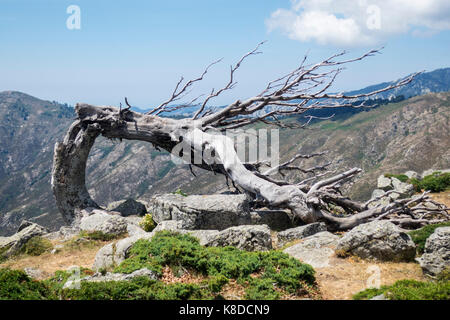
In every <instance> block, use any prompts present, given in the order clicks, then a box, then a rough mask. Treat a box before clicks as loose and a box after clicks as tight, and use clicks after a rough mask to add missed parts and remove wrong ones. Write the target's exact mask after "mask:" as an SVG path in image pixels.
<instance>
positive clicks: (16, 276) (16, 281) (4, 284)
mask: <svg viewBox="0 0 450 320" xmlns="http://www.w3.org/2000/svg"><path fill="white" fill-rule="evenodd" d="M55 298H56V296H55V294H54V292H53V290H52V288H51V287H49V286H48V285H46V284H45V283H43V282H39V281H34V280H32V279H31V278H30V277H29V276H28V275H27V274H26V273H25V272H23V271H20V270H10V269H0V300H47V299H55Z"/></svg>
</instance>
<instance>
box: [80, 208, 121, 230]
mask: <svg viewBox="0 0 450 320" xmlns="http://www.w3.org/2000/svg"><path fill="white" fill-rule="evenodd" d="M127 227H128V225H127V222H126V220H125V219H124V218H122V217H120V216H117V215H111V214H108V213H107V212H106V211H103V210H93V211H92V213H91V214H90V215H88V216H84V217H83V218H81V220H80V224H79V228H80V230H81V231H87V232H95V231H99V232H103V233H105V234H109V235H120V234H124V233H126V232H127Z"/></svg>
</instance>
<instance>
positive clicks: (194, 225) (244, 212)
mask: <svg viewBox="0 0 450 320" xmlns="http://www.w3.org/2000/svg"><path fill="white" fill-rule="evenodd" d="M149 211H150V212H151V213H152V215H153V219H154V220H155V222H156V223H160V222H162V221H165V220H178V221H181V222H182V228H183V229H186V230H199V229H201V230H213V229H214V230H224V229H226V228H229V227H232V226H237V225H244V224H248V223H250V221H251V217H250V210H249V203H248V201H247V199H246V197H245V195H223V194H218V195H204V196H198V195H197V196H187V197H184V196H182V195H179V194H165V195H159V196H155V197H153V198H152V200H151V201H150V203H149Z"/></svg>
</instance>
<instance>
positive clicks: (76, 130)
mask: <svg viewBox="0 0 450 320" xmlns="http://www.w3.org/2000/svg"><path fill="white" fill-rule="evenodd" d="M258 48H259V45H258V46H257V47H256V49H254V50H253V51H251V52H249V53H247V54H246V55H244V56H243V57H242V58H241V59H240V60H239V61H238V62H237V64H236V65H235V66H232V68H231V71H230V80H229V81H228V82H227V84H226V85H225V86H224V87H223V88H221V89H219V90H215V89H213V90H212V91H211V93H210V94H209V95H208V96H207V97H206V99H205V100H204V101H203V103H201V104H199V105H198V106H199V108H198V110H197V112H196V113H195V115H194V116H193V117H192V118H186V119H181V120H176V119H172V118H166V117H161V116H159V115H160V114H162V113H169V112H172V111H175V110H178V109H182V108H185V107H187V106H190V105H192V104H193V103H194V102H195V101H196V100H198V99H199V98H200V97H198V98H195V99H194V100H192V101H191V103H189V104H187V105H176V106H173V105H172V106H171V105H170V104H171V103H172V104H173V103H174V102H175V101H177V100H179V99H181V98H184V97H185V96H186V94H188V93H189V89H190V87H191V86H192V85H193V84H195V83H196V82H198V81H201V80H202V79H203V77H204V76H205V75H206V73H207V72H208V70H209V68H210V67H211V66H213V65H214V64H216V63H217V62H218V61H217V62H214V63H212V64H211V65H209V66H208V67H207V68H206V70H205V71H204V72H203V73H202V74H201V76H200V77H198V78H196V79H193V80H190V81H187V82H186V83H185V84H184V85H182V84H183V80H184V79H183V78H181V80H180V81H179V82H178V83H177V85H176V87H175V90H174V91H173V93H172V96H171V97H170V99H169V100H167V101H165V102H164V103H162V104H161V105H159V106H158V107H156V108H154V109H153V110H151V111H149V112H147V113H146V114H141V113H137V112H133V111H131V110H130V105H129V104H128V101H127V99H126V98H125V102H126V104H127V106H128V108H126V109H122V108H121V107H120V108H115V107H96V106H92V105H88V104H77V105H76V107H75V111H76V113H77V115H78V119H77V120H76V121H75V122H74V123H73V124H72V126H71V127H70V128H69V131H68V132H67V134H66V136H65V138H64V141H63V142H60V143H57V144H56V146H55V153H54V162H53V171H52V188H53V192H54V194H55V197H56V202H57V205H58V208H59V210H60V212H61V213H62V215H63V217H64V220H65V221H66V222H67V223H73V222H75V221H77V220H78V219H79V218H80V215H81V212H82V210H83V209H86V208H98V207H99V206H98V205H97V204H96V203H95V201H93V200H92V199H91V197H90V196H89V193H88V191H87V189H86V185H85V183H86V181H85V176H86V173H85V171H86V163H87V159H88V156H89V152H90V150H91V148H92V146H93V144H94V142H95V139H96V138H97V137H98V136H99V135H102V136H104V137H106V138H111V139H127V140H140V141H146V142H149V143H152V144H153V145H154V146H155V147H157V148H160V149H164V150H166V151H168V152H170V153H175V156H183V158H185V157H186V156H188V160H187V161H188V163H189V164H192V165H195V166H197V167H199V168H202V169H205V170H209V171H214V172H218V173H220V174H224V175H225V176H226V177H227V178H230V179H231V180H232V181H233V183H234V184H235V185H237V186H239V187H240V188H242V189H243V190H244V191H245V192H247V193H249V194H250V195H252V196H253V197H254V198H257V199H262V203H263V205H264V206H267V207H276V208H282V209H289V210H290V211H291V212H292V213H293V215H295V216H296V217H298V218H299V219H300V220H302V221H303V222H304V223H312V222H316V221H325V222H326V223H327V225H328V227H329V229H332V230H345V229H350V228H353V227H354V226H356V225H358V224H360V223H363V222H366V221H368V220H370V219H391V220H392V221H393V222H395V223H397V224H400V225H402V223H404V224H405V225H406V224H407V225H414V224H417V225H418V226H420V225H423V224H426V223H427V222H428V221H434V222H435V221H436V220H431V219H427V218H428V216H427V215H429V214H434V215H437V216H438V218H439V219H441V218H443V219H448V218H449V217H448V214H447V211H448V208H446V207H445V206H442V205H439V204H436V203H434V206H435V207H436V206H437V207H438V209H430V208H429V207H427V206H424V205H422V204H423V203H426V202H430V201H431V200H430V199H429V198H428V196H427V195H426V193H425V194H423V195H422V196H420V197H416V198H414V199H401V200H397V201H394V202H393V203H390V204H389V205H386V206H377V207H375V208H369V204H370V202H367V203H359V202H355V201H352V200H350V199H348V198H346V197H344V196H342V195H341V193H340V191H339V188H340V187H341V185H342V184H343V183H345V182H347V181H349V180H350V179H352V178H353V177H354V176H355V175H357V174H358V173H359V172H361V170H360V169H358V168H353V169H350V170H348V171H346V172H343V173H341V174H338V175H335V176H332V177H328V178H326V179H323V180H320V178H321V177H322V176H323V175H324V174H323V173H322V174H317V171H323V170H325V169H326V167H327V166H328V165H324V166H316V167H314V168H310V169H305V168H302V167H301V166H296V165H294V162H295V161H297V160H299V159H305V158H310V157H313V156H320V155H321V154H314V155H301V154H298V155H296V156H295V157H294V158H292V159H291V160H289V161H287V162H285V163H283V164H280V165H279V166H277V167H276V168H275V169H277V170H275V169H274V168H272V169H271V170H267V171H266V172H260V171H259V170H260V169H261V163H254V164H244V163H242V162H241V161H240V160H239V158H238V155H237V153H236V151H235V147H234V142H233V140H232V139H231V138H229V137H227V136H225V135H221V134H217V133H218V131H220V132H221V131H224V130H227V129H235V128H239V127H244V126H247V125H250V124H253V123H256V122H260V123H265V124H271V125H276V126H279V127H292V125H290V124H286V123H285V122H282V121H280V120H279V119H278V116H289V115H297V116H298V115H301V114H303V113H305V112H309V111H311V110H314V109H324V108H342V107H353V108H361V107H365V105H364V101H365V100H364V99H366V98H367V97H370V96H372V95H374V94H377V93H380V92H384V91H387V90H390V89H393V88H397V87H400V86H402V85H405V84H407V83H409V82H411V81H412V80H413V79H414V76H415V75H412V76H410V77H408V78H405V79H403V80H401V81H399V82H397V83H396V84H392V85H389V86H387V87H385V88H382V89H379V90H376V91H373V92H369V93H364V94H357V95H351V96H347V95H344V94H329V93H327V92H326V91H327V90H328V89H329V88H330V87H331V85H332V84H333V82H334V80H335V78H336V76H337V75H338V74H339V73H340V72H341V70H342V69H341V68H338V69H335V70H331V71H329V69H327V71H325V72H321V71H320V70H321V69H323V68H329V67H335V66H340V65H343V64H347V63H350V62H354V61H358V60H361V59H364V58H366V57H368V56H371V55H374V54H375V53H377V52H378V51H377V50H372V51H370V52H368V53H366V54H364V55H363V56H361V57H359V58H355V59H350V60H343V61H336V60H335V59H336V58H338V57H341V56H342V55H343V54H344V53H341V54H337V55H334V56H332V57H330V58H328V59H326V60H324V61H322V62H320V63H317V64H314V65H308V66H305V65H304V62H305V60H306V57H305V59H304V60H303V62H302V63H301V65H300V66H299V67H298V68H296V69H294V70H293V71H292V72H290V73H288V74H286V75H285V76H282V77H280V78H278V79H276V80H274V81H271V82H269V84H268V85H267V87H266V88H265V89H264V90H263V91H262V92H261V93H259V94H258V95H256V96H254V97H251V98H248V99H247V100H244V101H241V100H237V101H235V102H233V103H232V104H230V105H228V106H226V107H225V108H222V109H220V110H217V111H214V110H212V109H209V108H207V104H208V103H209V101H210V100H211V99H214V98H216V97H217V96H219V95H220V94H221V93H223V92H224V91H227V90H230V89H232V88H233V87H234V86H235V84H236V83H235V82H234V74H235V72H236V70H237V69H238V68H239V66H240V65H241V63H242V62H243V60H244V59H246V58H247V57H249V56H251V55H254V54H257V53H258V52H257V50H258ZM314 90H315V91H314ZM305 118H306V119H308V120H307V121H306V123H304V124H302V125H298V126H293V127H295V128H303V127H304V126H305V125H307V124H309V122H310V121H311V120H312V119H316V118H317V117H315V116H313V115H312V114H308V115H306V116H305ZM180 144H182V145H183V146H184V148H183V149H182V151H183V155H181V154H179V150H178V146H179V145H180ZM186 153H187V154H186ZM205 154H206V155H212V157H211V158H212V159H209V158H208V157H205ZM192 159H194V160H195V159H200V161H198V162H197V161H192ZM283 170H299V171H301V172H303V173H313V174H315V175H314V176H313V177H312V178H308V179H305V180H304V181H302V182H300V183H297V184H290V183H288V182H287V181H282V180H281V181H280V180H276V179H275V178H274V177H273V173H274V172H276V171H283ZM386 195H387V194H386ZM386 195H384V196H386ZM333 206H334V207H339V208H341V209H342V210H343V211H344V212H345V216H343V217H342V216H339V217H338V216H336V215H335V214H333V213H332V210H331V207H333ZM399 215H407V218H404V217H403V218H399ZM412 220H414V221H416V222H414V221H412ZM419 221H420V222H419Z"/></svg>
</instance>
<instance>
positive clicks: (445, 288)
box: [353, 280, 450, 300]
mask: <svg viewBox="0 0 450 320" xmlns="http://www.w3.org/2000/svg"><path fill="white" fill-rule="evenodd" d="M380 294H384V296H385V297H386V298H387V299H389V300H449V299H450V281H436V282H422V281H416V280H400V281H397V282H396V283H394V284H393V285H392V286H382V287H381V288H380V289H374V288H371V289H366V290H364V291H361V292H359V293H357V294H355V295H354V296H353V299H355V300H369V299H371V298H373V297H375V296H378V295H380Z"/></svg>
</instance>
